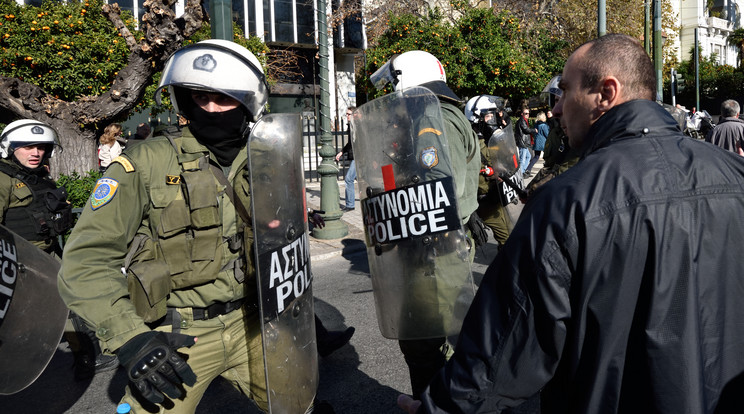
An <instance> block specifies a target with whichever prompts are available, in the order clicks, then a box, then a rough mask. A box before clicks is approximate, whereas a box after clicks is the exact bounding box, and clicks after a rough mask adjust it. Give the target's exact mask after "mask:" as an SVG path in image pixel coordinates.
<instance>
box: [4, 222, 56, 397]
mask: <svg viewBox="0 0 744 414" xmlns="http://www.w3.org/2000/svg"><path fill="white" fill-rule="evenodd" d="M0 256H1V257H0V261H1V264H0V266H2V267H1V269H0V367H2V371H3V375H0V394H2V395H7V394H13V393H16V392H18V391H21V390H23V389H24V388H26V387H28V386H29V385H31V383H33V382H34V381H35V380H36V378H38V377H39V375H41V373H42V372H43V371H44V368H46V366H47V364H48V363H49V361H50V360H51V359H52V356H53V355H54V351H55V350H56V349H57V345H58V344H59V341H60V338H62V332H63V331H64V328H65V322H66V320H67V314H68V311H67V307H66V306H65V304H64V302H62V298H61V297H60V296H59V293H58V291H57V272H58V271H59V262H58V261H57V260H55V259H54V258H52V257H51V256H50V255H48V254H47V253H44V252H43V251H41V250H40V249H39V248H37V247H36V246H34V245H33V244H31V243H29V242H28V241H26V240H25V239H23V238H21V237H20V236H18V235H17V234H15V233H13V232H11V231H10V230H8V229H7V228H6V227H4V226H1V225H0Z"/></svg>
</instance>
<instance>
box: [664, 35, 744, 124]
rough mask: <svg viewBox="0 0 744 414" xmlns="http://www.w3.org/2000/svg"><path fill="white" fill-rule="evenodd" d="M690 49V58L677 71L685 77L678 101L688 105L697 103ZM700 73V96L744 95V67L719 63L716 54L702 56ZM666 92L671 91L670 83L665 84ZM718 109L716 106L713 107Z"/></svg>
mask: <svg viewBox="0 0 744 414" xmlns="http://www.w3.org/2000/svg"><path fill="white" fill-rule="evenodd" d="M692 56H693V51H692V50H691V51H690V59H689V60H685V61H682V63H681V64H680V66H679V67H678V68H677V72H678V73H679V74H680V75H681V76H682V77H683V78H684V81H683V84H682V85H680V86H681V87H682V88H681V89H682V91H681V92H679V94H678V95H677V101H678V102H681V103H682V104H686V105H688V106H692V105H695V104H694V102H695V65H694V59H693V58H692ZM698 73H699V75H700V79H699V82H700V98H701V99H708V100H714V101H715V100H719V101H722V100H724V99H730V98H732V97H739V96H744V68H742V67H739V68H734V67H733V66H731V65H719V64H718V63H717V62H716V56H715V55H712V56H708V57H705V56H700V57H699V67H698ZM664 89H665V94H666V93H667V92H668V91H669V85H668V83H665V84H664ZM712 109H713V111H716V110H717V109H716V108H712Z"/></svg>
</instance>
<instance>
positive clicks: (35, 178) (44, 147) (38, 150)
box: [0, 119, 72, 256]
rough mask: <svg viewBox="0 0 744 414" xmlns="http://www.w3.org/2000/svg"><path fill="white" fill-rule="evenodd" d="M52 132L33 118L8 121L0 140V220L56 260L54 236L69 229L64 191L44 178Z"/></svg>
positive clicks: (54, 143)
mask: <svg viewBox="0 0 744 414" xmlns="http://www.w3.org/2000/svg"><path fill="white" fill-rule="evenodd" d="M57 145H58V140H57V133H56V132H55V131H54V129H52V128H51V127H50V126H48V125H46V124H43V123H41V122H38V121H35V120H33V119H21V120H18V121H14V122H11V123H10V124H8V126H6V127H5V129H3V132H2V137H1V138H0V155H2V160H0V172H2V174H0V202H2V210H1V211H0V221H1V222H2V224H4V225H5V226H6V227H8V228H9V229H11V230H13V231H14V232H15V233H17V234H18V235H19V236H21V237H23V238H24V239H26V240H28V241H30V242H32V243H33V244H34V245H36V246H37V247H39V248H40V249H42V250H44V251H45V252H47V253H53V254H57V255H59V256H61V253H62V251H61V248H60V246H59V243H58V242H57V236H59V235H62V234H64V233H65V232H67V230H69V229H70V227H71V226H72V207H71V206H70V204H69V203H68V202H67V193H66V191H65V189H64V187H60V188H57V185H56V183H55V182H54V180H52V178H51V177H50V176H49V168H48V165H49V164H48V161H49V158H50V157H51V156H52V155H53V154H54V150H55V147H56V146H57Z"/></svg>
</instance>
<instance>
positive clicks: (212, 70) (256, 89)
mask: <svg viewBox="0 0 744 414" xmlns="http://www.w3.org/2000/svg"><path fill="white" fill-rule="evenodd" d="M166 87H182V88H185V89H194V90H201V91H207V92H218V93H222V94H225V95H227V96H229V97H231V98H233V99H235V100H237V101H238V102H240V104H241V105H242V106H243V107H244V108H245V109H246V110H247V111H248V120H249V121H252V122H256V121H257V120H258V118H260V116H261V114H262V113H263V111H264V107H265V105H266V101H267V100H268V96H269V94H268V86H267V84H266V77H265V76H264V73H263V68H262V67H261V62H259V61H258V58H256V56H254V55H253V53H251V52H250V51H249V50H248V49H246V48H244V47H243V46H240V45H239V44H237V43H234V42H230V41H227V40H220V39H209V40H204V41H201V42H199V43H196V44H194V45H192V46H188V47H185V48H183V49H180V50H179V51H177V52H176V53H174V54H173V56H171V58H170V59H168V63H166V65H165V69H163V75H162V78H161V79H160V85H158V89H157V91H155V100H156V101H157V102H158V104H159V103H160V93H161V91H162V90H163V88H166ZM170 92H171V98H173V99H172V102H173V106H174V107H175V109H176V112H178V111H179V109H178V103H177V102H176V101H177V100H178V99H176V98H175V97H176V94H175V93H174V90H173V89H172V88H171V89H170Z"/></svg>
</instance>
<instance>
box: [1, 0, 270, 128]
mask: <svg viewBox="0 0 744 414" xmlns="http://www.w3.org/2000/svg"><path fill="white" fill-rule="evenodd" d="M102 5H103V0H84V1H80V2H78V1H70V2H61V1H57V0H44V2H43V4H42V6H41V7H33V6H19V5H18V4H17V3H16V2H15V0H0V47H2V58H1V60H0V74H2V75H4V76H7V77H12V78H18V79H20V80H22V81H24V82H28V83H32V84H34V85H37V86H39V87H40V88H42V89H43V90H44V91H46V92H47V93H49V94H51V95H54V96H56V97H57V98H59V99H62V100H64V101H68V102H69V101H75V100H77V99H79V98H80V97H82V96H97V95H100V94H102V93H105V92H106V91H107V90H108V89H109V88H110V87H111V84H112V83H113V80H114V78H115V77H116V75H117V74H118V72H119V70H121V69H122V68H123V67H124V66H126V64H127V62H128V58H129V53H130V51H129V49H128V48H127V45H126V42H125V41H124V39H123V38H122V37H121V35H120V34H119V32H118V31H117V30H116V28H115V27H114V26H113V25H112V24H111V22H110V21H109V20H108V19H107V18H106V17H105V16H104V15H103V13H102V12H101V6H102ZM121 17H122V20H123V21H124V23H125V24H126V25H127V27H128V28H129V30H130V31H131V32H132V34H133V35H134V37H135V39H137V40H139V39H141V38H142V36H143V34H142V32H140V31H136V30H135V28H134V27H135V26H134V25H135V20H134V18H133V17H132V15H131V13H129V12H128V11H122V15H121ZM233 28H234V30H235V42H236V43H238V44H241V45H243V46H245V47H246V48H248V49H249V50H251V51H252V52H253V53H254V54H255V55H256V56H257V57H258V59H259V60H260V61H261V63H262V64H263V65H264V69H265V65H266V60H267V57H266V56H267V52H268V50H269V49H268V47H267V46H266V45H265V44H264V43H263V42H262V41H261V40H260V39H259V38H257V37H255V36H252V37H250V38H245V37H244V36H242V33H241V28H240V26H239V25H237V24H235V25H233ZM210 37H211V28H210V26H209V24H208V23H205V24H204V25H203V26H202V28H201V29H200V30H199V31H198V32H197V33H195V34H194V36H192V37H191V39H187V40H186V41H185V42H184V46H187V45H190V44H193V43H195V42H198V41H200V40H204V39H209V38H210ZM159 82H160V72H158V73H155V74H154V75H153V77H152V80H151V82H150V84H149V85H148V86H147V88H146V90H145V93H144V95H143V98H142V100H141V101H140V102H139V103H138V104H137V106H136V107H135V108H134V110H133V112H138V111H143V110H145V109H147V108H150V111H151V116H155V115H157V114H158V113H161V112H164V111H165V110H167V109H170V108H172V106H171V104H170V102H169V101H168V99H167V97H166V98H165V99H164V102H163V105H162V106H158V105H156V103H155V99H154V97H155V90H156V89H157V85H158V83H159Z"/></svg>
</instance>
